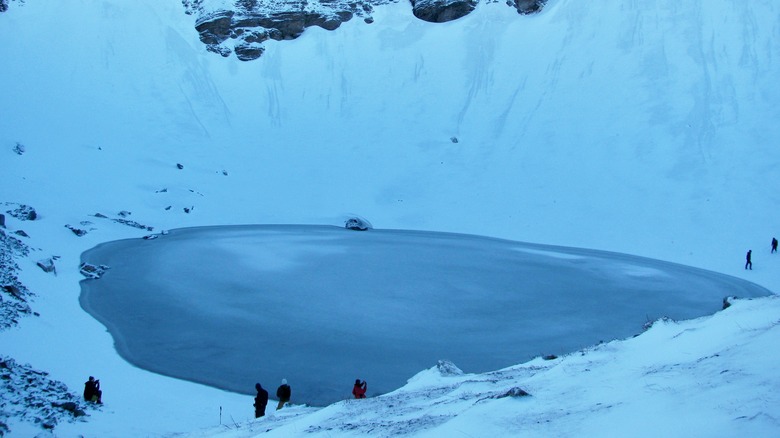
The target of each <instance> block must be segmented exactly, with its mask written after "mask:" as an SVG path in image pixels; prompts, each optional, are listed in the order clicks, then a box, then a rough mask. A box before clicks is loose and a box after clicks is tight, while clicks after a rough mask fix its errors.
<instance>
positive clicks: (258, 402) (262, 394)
mask: <svg viewBox="0 0 780 438" xmlns="http://www.w3.org/2000/svg"><path fill="white" fill-rule="evenodd" d="M255 389H256V390H257V396H255V405H254V406H255V418H260V417H262V416H265V406H266V405H267V404H268V391H266V390H265V389H263V387H262V386H260V384H259V383H255Z"/></svg>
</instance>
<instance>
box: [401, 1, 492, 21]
mask: <svg viewBox="0 0 780 438" xmlns="http://www.w3.org/2000/svg"><path fill="white" fill-rule="evenodd" d="M411 2H412V13H413V14H414V16H415V17H417V18H419V19H420V20H424V21H429V22H431V23H444V22H447V21H452V20H457V19H458V18H461V17H465V16H466V15H468V14H470V13H471V11H473V10H474V8H476V7H477V0H411Z"/></svg>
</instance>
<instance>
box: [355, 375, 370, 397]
mask: <svg viewBox="0 0 780 438" xmlns="http://www.w3.org/2000/svg"><path fill="white" fill-rule="evenodd" d="M366 389H368V383H366V381H365V380H364V381H362V382H361V381H360V379H357V380H355V386H354V387H353V388H352V395H354V396H355V398H366Z"/></svg>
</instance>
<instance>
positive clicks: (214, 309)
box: [81, 225, 770, 406]
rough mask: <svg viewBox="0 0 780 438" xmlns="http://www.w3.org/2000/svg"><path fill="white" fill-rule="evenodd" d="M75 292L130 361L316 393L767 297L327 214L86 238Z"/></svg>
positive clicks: (688, 273)
mask: <svg viewBox="0 0 780 438" xmlns="http://www.w3.org/2000/svg"><path fill="white" fill-rule="evenodd" d="M82 261H84V262H88V263H92V264H105V265H108V266H109V267H110V269H109V270H108V271H107V272H106V274H105V275H104V276H103V277H102V278H101V279H99V280H84V281H82V283H81V284H82V294H81V305H82V307H83V308H84V309H85V310H86V311H87V312H89V313H90V314H91V315H93V316H94V317H95V318H97V319H98V320H99V321H100V322H102V323H103V324H104V325H105V326H106V327H107V328H108V330H109V331H110V333H111V334H112V335H113V337H114V340H115V343H116V348H117V350H118V351H119V353H120V354H121V355H122V356H123V357H124V358H125V359H127V360H128V361H129V362H131V363H133V364H135V365H136V366H138V367H141V368H144V369H148V370H151V371H154V372H157V373H160V374H165V375H169V376H174V377H178V378H182V379H186V380H191V381H195V382H200V383H204V384H207V385H212V386H216V387H220V388H224V389H227V390H230V391H235V392H239V393H246V394H253V393H254V384H255V382H260V383H262V384H263V386H265V387H266V388H268V389H269V393H274V392H275V390H276V387H277V386H278V385H279V382H280V381H281V379H282V378H287V380H288V381H289V382H290V385H291V386H292V389H293V398H292V402H293V403H308V404H310V405H315V406H321V405H325V404H328V403H332V402H334V401H337V400H341V399H344V398H348V397H350V391H351V389H352V384H353V383H354V381H355V379H356V378H361V379H365V380H367V381H368V389H369V391H368V395H370V396H371V395H377V394H381V393H385V392H389V391H392V390H393V389H396V388H398V387H400V386H402V385H403V384H404V383H405V382H406V380H407V379H408V378H410V377H411V376H413V375H414V374H416V373H417V372H419V371H422V370H423V369H426V368H430V367H431V366H433V365H435V364H436V363H437V360H439V359H447V360H451V361H452V362H454V363H455V364H456V365H457V366H459V367H460V368H461V369H463V370H464V371H466V372H484V371H490V370H496V369H500V368H503V367H506V366H509V365H514V364H518V363H521V362H524V361H526V360H528V359H530V358H533V357H536V356H539V355H545V354H557V355H560V354H564V353H568V352H572V351H575V350H577V349H579V348H582V347H585V346H588V345H593V344H596V343H598V342H599V341H609V340H612V339H615V338H624V337H628V336H631V335H634V334H637V333H640V332H641V331H642V325H643V324H644V323H645V322H647V321H651V320H655V319H657V318H659V317H662V316H668V317H670V318H673V319H688V318H694V317H699V316H703V315H708V314H712V313H714V312H716V311H718V310H720V308H721V305H722V299H723V298H724V297H725V296H729V295H734V296H739V297H755V296H764V295H769V294H770V293H769V291H767V290H766V289H764V288H762V287H760V286H758V285H755V284H752V283H749V282H746V281H744V280H741V279H738V278H735V277H730V276H726V275H722V274H718V273H714V272H709V271H704V270H700V269H696V268H691V267H687V266H682V265H677V264H673V263H667V262H662V261H658V260H652V259H646V258H641V257H635V256H630V255H625V254H617V253H609V252H602V251H594V250H586V249H576V248H566V247H553V246H545V245H537V244H527V243H521V242H513V241H507V240H499V239H492V238H484V237H478V236H471V235H461V234H446V233H433V232H416V231H400V230H370V231H365V232H358V231H349V230H345V229H343V228H339V227H332V226H299V225H263V226H260V225H258V226H221V227H202V228H189V229H180V230H174V231H171V232H170V233H169V234H168V235H165V236H160V238H158V239H154V240H143V239H132V240H121V241H115V242H109V243H105V244H102V245H99V246H97V247H95V248H93V249H91V250H89V251H87V252H85V253H84V254H83V255H82Z"/></svg>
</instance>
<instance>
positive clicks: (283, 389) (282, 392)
mask: <svg viewBox="0 0 780 438" xmlns="http://www.w3.org/2000/svg"><path fill="white" fill-rule="evenodd" d="M291 395H292V390H291V389H290V385H288V384H287V379H282V384H281V385H279V387H278V388H276V396H277V397H279V404H278V405H277V406H276V410H277V411H278V410H279V409H282V406H284V404H285V403H287V402H288V401H290V396H291Z"/></svg>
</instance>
